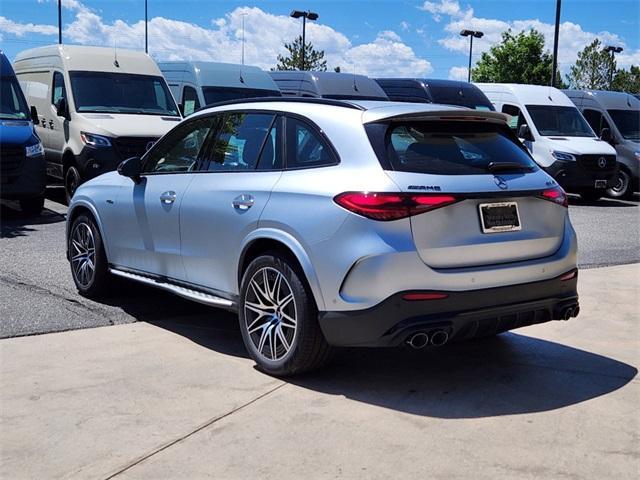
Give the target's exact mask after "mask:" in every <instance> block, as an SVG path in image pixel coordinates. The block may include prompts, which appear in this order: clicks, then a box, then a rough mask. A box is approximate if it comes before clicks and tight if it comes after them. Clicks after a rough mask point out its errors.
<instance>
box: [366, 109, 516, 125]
mask: <svg viewBox="0 0 640 480" xmlns="http://www.w3.org/2000/svg"><path fill="white" fill-rule="evenodd" d="M407 120H415V121H419V120H447V121H456V120H460V121H464V122H486V121H489V122H493V123H506V122H507V121H508V120H509V116H508V115H506V114H504V113H500V112H487V111H483V110H463V109H460V110H430V111H423V112H411V113H402V114H396V115H389V116H385V115H384V114H383V112H380V110H376V109H372V110H368V111H366V112H364V113H363V123H373V122H381V121H384V122H399V121H403V122H404V121H407Z"/></svg>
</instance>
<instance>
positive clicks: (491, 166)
mask: <svg viewBox="0 0 640 480" xmlns="http://www.w3.org/2000/svg"><path fill="white" fill-rule="evenodd" d="M487 170H489V171H490V172H503V171H507V170H509V171H523V170H524V171H527V172H528V171H531V166H530V165H523V164H522V163H518V162H489V163H488V164H487Z"/></svg>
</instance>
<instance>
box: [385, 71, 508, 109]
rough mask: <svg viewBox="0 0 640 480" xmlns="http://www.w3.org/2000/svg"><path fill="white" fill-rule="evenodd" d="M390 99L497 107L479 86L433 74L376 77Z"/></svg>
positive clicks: (469, 106) (486, 107) (475, 106)
mask: <svg viewBox="0 0 640 480" xmlns="http://www.w3.org/2000/svg"><path fill="white" fill-rule="evenodd" d="M375 80H376V82H378V85H380V86H381V87H382V89H383V90H384V93H386V94H387V97H389V100H392V101H394V102H414V103H441V104H444V105H458V106H460V107H467V108H473V109H475V110H491V111H493V110H495V108H493V105H492V104H491V102H490V101H489V99H488V98H487V96H486V95H485V94H484V93H482V90H480V89H479V88H478V87H476V86H475V85H474V84H472V83H468V82H460V81H457V80H433V79H429V78H376V79H375Z"/></svg>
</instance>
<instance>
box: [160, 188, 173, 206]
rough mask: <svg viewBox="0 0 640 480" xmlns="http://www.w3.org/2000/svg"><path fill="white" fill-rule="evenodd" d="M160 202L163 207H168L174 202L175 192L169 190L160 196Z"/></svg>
mask: <svg viewBox="0 0 640 480" xmlns="http://www.w3.org/2000/svg"><path fill="white" fill-rule="evenodd" d="M160 201H161V202H162V203H164V204H165V205H170V204H172V203H173V202H175V201H176V192H174V191H173V190H169V191H167V192H164V193H162V194H161V195H160Z"/></svg>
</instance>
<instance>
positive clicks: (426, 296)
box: [402, 292, 449, 302]
mask: <svg viewBox="0 0 640 480" xmlns="http://www.w3.org/2000/svg"><path fill="white" fill-rule="evenodd" d="M448 296H449V295H448V294H446V293H438V292H416V293H405V294H404V295H402V299H403V300H408V301H410V302H419V301H423V300H442V299H443V298H447V297H448Z"/></svg>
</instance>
